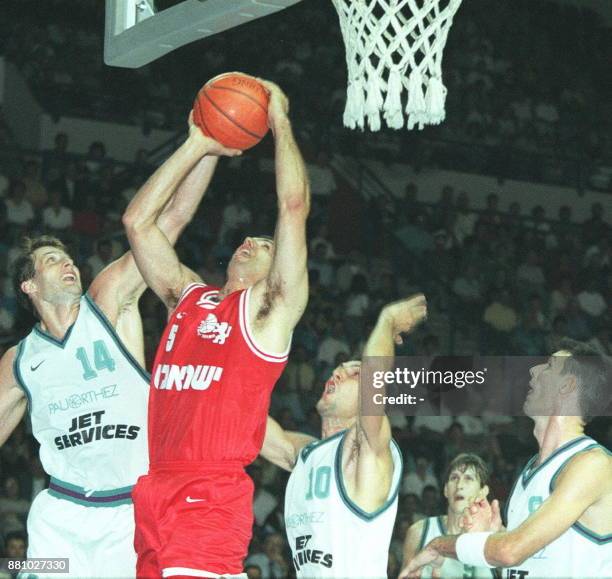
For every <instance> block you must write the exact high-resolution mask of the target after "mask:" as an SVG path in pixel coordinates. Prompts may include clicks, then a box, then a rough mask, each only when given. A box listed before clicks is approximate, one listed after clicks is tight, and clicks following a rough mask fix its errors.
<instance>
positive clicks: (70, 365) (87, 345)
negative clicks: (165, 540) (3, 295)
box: [14, 295, 149, 577]
mask: <svg viewBox="0 0 612 579" xmlns="http://www.w3.org/2000/svg"><path fill="white" fill-rule="evenodd" d="M14 368H15V376H16V377H17V379H18V381H19V384H20V385H21V386H22V387H23V389H24V391H25V392H26V394H27V397H28V407H29V412H30V419H31V422H32V431H33V434H34V436H35V437H36V439H37V440H38V442H39V443H40V459H41V462H42V464H43V467H44V469H45V471H46V472H47V473H48V474H49V475H50V476H51V482H50V485H49V489H48V490H45V491H43V492H42V493H40V494H39V495H38V496H37V497H36V499H35V501H34V503H33V505H32V507H31V509H30V513H29V516H28V534H29V547H28V557H30V558H32V557H49V556H51V555H52V556H54V557H68V558H69V560H70V572H71V574H72V575H74V576H86V575H87V574H88V573H87V570H89V569H91V568H92V567H93V568H95V569H100V570H102V569H104V575H105V576H107V577H121V576H126V575H130V574H132V575H133V573H134V569H135V566H136V555H135V552H134V548H133V544H132V543H133V537H134V513H133V508H132V504H131V503H132V500H131V490H132V486H133V485H134V484H135V483H136V480H137V478H138V477H139V476H140V475H141V474H144V473H145V472H146V471H147V466H148V455H147V400H148V394H149V392H148V390H149V379H148V375H147V374H146V372H144V371H143V370H142V368H141V367H140V366H139V364H138V363H137V362H136V361H135V360H134V358H133V357H132V356H131V354H130V353H129V352H128V350H127V349H126V348H125V346H124V345H123V344H122V342H121V341H120V339H119V338H118V336H117V334H116V333H115V330H114V329H113V328H112V326H111V325H110V323H109V322H108V320H107V319H106V318H105V317H104V314H102V312H100V310H99V309H98V308H97V306H96V305H95V304H94V303H93V301H92V300H91V298H89V297H88V296H86V295H85V296H83V297H82V298H81V302H80V308H79V314H78V316H77V319H76V321H75V323H74V325H73V326H72V328H71V329H70V330H69V332H67V334H66V336H65V337H64V339H63V340H61V341H60V340H57V339H56V338H54V337H53V336H51V335H49V334H47V333H46V332H44V331H43V330H42V329H41V328H40V327H39V326H38V325H37V326H35V328H34V329H33V330H32V332H31V333H30V334H29V335H28V336H27V337H26V338H24V339H23V340H22V341H21V342H20V344H19V347H18V350H17V356H16V358H15V366H14ZM117 457H121V461H118V460H117ZM101 507H103V508H101ZM77 521H78V524H77V525H75V523H77ZM75 534H78V540H76V537H75ZM112 546H115V547H114V548H111V547H112ZM109 552H112V553H113V557H109V556H108V554H109Z"/></svg>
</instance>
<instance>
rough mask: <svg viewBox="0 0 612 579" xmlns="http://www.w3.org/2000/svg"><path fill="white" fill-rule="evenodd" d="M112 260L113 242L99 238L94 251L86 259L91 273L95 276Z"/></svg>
mask: <svg viewBox="0 0 612 579" xmlns="http://www.w3.org/2000/svg"><path fill="white" fill-rule="evenodd" d="M112 261H113V244H112V242H111V241H110V240H109V239H101V240H100V241H98V243H97V244H96V253H94V254H93V255H92V256H91V257H89V258H88V259H87V262H86V263H87V265H88V266H89V267H90V268H91V275H92V276H93V277H96V276H97V275H98V274H99V273H100V272H101V271H102V270H103V269H104V268H105V267H106V266H107V265H109V264H110V263H111V262H112Z"/></svg>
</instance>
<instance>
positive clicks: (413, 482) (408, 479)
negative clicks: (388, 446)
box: [402, 455, 438, 496]
mask: <svg viewBox="0 0 612 579" xmlns="http://www.w3.org/2000/svg"><path fill="white" fill-rule="evenodd" d="M427 486H432V487H433V488H434V489H438V481H437V480H436V477H435V476H434V474H433V469H432V467H431V463H430V462H429V460H428V459H427V457H426V456H422V455H421V456H417V457H416V468H415V470H414V471H412V472H407V473H406V474H405V475H404V479H403V481H402V495H407V494H415V495H417V496H421V495H422V494H423V490H424V489H425V487H427Z"/></svg>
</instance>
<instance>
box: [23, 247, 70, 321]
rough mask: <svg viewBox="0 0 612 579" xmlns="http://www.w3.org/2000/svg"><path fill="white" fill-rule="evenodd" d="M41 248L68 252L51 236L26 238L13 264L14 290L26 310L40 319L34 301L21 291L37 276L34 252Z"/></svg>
mask: <svg viewBox="0 0 612 579" xmlns="http://www.w3.org/2000/svg"><path fill="white" fill-rule="evenodd" d="M41 247H55V248H57V249H61V250H62V251H66V246H65V245H64V244H63V243H62V242H61V241H60V240H59V239H58V238H57V237H53V236H51V235H40V236H39V237H33V238H31V237H24V238H23V240H22V241H21V247H20V253H19V256H18V257H17V259H16V260H15V262H14V264H13V288H14V290H15V296H17V300H18V301H19V304H20V305H21V306H23V307H24V308H25V309H26V310H28V311H29V312H31V313H32V314H34V315H35V316H36V317H38V313H37V312H36V308H35V307H34V304H33V303H32V300H30V298H29V297H28V295H27V294H25V293H24V292H23V291H22V289H21V284H22V283H23V282H24V281H27V280H29V279H32V278H33V277H34V275H35V274H36V270H35V269H34V252H35V251H36V250H37V249H39V248H41Z"/></svg>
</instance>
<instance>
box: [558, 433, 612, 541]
mask: <svg viewBox="0 0 612 579" xmlns="http://www.w3.org/2000/svg"><path fill="white" fill-rule="evenodd" d="M594 448H600V449H601V450H603V451H604V452H605V453H606V454H609V455H611V456H612V452H610V451H609V450H608V449H607V448H606V447H605V446H602V445H601V444H597V443H596V442H594V443H593V444H590V445H589V446H587V447H586V448H583V449H582V450H580V451H578V452H577V453H575V454H572V456H570V457H568V458H567V459H566V460H564V461H563V464H562V465H561V466H560V467H559V468H558V469H557V472H556V473H555V474H554V475H553V477H552V478H551V479H550V485H549V492H550V493H552V492H553V491H554V490H555V483H556V482H557V478H558V477H559V475H560V474H561V472H562V471H563V469H564V468H565V467H566V466H567V463H568V462H569V461H570V460H572V458H574V457H576V456H578V455H579V454H582V453H583V452H587V451H589V450H593V449H594ZM571 528H572V529H574V530H575V531H576V532H577V533H580V534H581V535H582V536H583V537H584V538H585V539H588V540H589V541H592V542H593V543H596V544H597V545H606V544H608V543H611V542H612V533H610V534H608V535H600V534H599V533H596V532H595V531H592V530H591V529H589V528H588V527H586V526H585V525H583V524H582V523H579V522H578V521H576V522H575V523H574V524H573V525H572V527H571Z"/></svg>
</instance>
